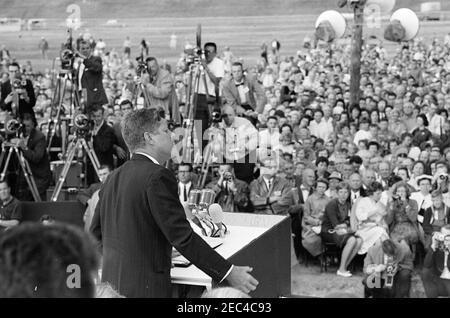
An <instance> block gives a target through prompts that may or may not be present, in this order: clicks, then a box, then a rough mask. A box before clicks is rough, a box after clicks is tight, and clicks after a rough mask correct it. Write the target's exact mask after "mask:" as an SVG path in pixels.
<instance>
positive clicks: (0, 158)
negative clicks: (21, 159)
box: [0, 147, 13, 180]
mask: <svg viewBox="0 0 450 318" xmlns="http://www.w3.org/2000/svg"><path fill="white" fill-rule="evenodd" d="M12 152H13V148H12V147H10V148H9V149H8V155H7V156H6V161H5V166H4V167H3V170H2V173H1V174H0V180H3V179H5V177H6V172H7V171H8V166H9V161H10V160H11V154H12ZM5 153H6V151H5V149H3V151H2V155H1V156H0V164H3V159H4V158H5ZM0 167H1V165H0Z"/></svg>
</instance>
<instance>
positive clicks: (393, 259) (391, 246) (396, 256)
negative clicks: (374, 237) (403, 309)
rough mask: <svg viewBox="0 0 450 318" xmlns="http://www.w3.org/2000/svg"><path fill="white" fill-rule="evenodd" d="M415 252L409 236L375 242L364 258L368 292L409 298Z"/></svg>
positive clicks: (366, 291)
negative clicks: (404, 238)
mask: <svg viewBox="0 0 450 318" xmlns="http://www.w3.org/2000/svg"><path fill="white" fill-rule="evenodd" d="M412 270H413V256H412V253H411V250H410V249H409V246H408V244H407V243H406V242H405V240H401V241H400V242H397V241H395V240H390V239H388V240H385V241H383V242H378V243H377V244H375V245H374V246H372V247H371V248H370V249H369V251H368V252H367V256H366V258H365V259H364V274H365V278H364V280H363V284H364V286H365V290H364V295H365V296H366V297H373V298H408V297H409V290H410V287H411V274H412Z"/></svg>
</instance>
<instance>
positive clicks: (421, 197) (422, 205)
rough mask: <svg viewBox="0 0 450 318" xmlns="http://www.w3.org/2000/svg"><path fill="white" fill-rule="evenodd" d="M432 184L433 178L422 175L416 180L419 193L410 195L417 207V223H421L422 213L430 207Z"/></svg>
mask: <svg viewBox="0 0 450 318" xmlns="http://www.w3.org/2000/svg"><path fill="white" fill-rule="evenodd" d="M432 182H433V177H432V176H430V175H426V174H423V175H421V176H418V177H417V178H416V183H417V185H418V186H419V189H420V190H419V191H417V192H413V193H411V199H412V200H415V201H416V202H417V206H418V207H419V215H418V216H417V220H418V221H419V223H422V222H423V213H424V211H425V210H426V209H428V208H429V207H431V205H432V201H431V194H430V191H431V184H432Z"/></svg>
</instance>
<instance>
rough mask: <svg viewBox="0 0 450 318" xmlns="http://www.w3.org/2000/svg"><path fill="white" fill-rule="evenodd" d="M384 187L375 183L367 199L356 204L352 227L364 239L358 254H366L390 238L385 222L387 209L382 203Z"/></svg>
mask: <svg viewBox="0 0 450 318" xmlns="http://www.w3.org/2000/svg"><path fill="white" fill-rule="evenodd" d="M382 192H383V186H382V185H381V183H379V182H373V183H372V184H371V185H370V187H368V188H367V189H366V195H367V197H363V198H360V199H358V201H356V202H355V204H354V207H353V211H352V215H351V216H352V217H351V226H352V230H354V231H356V233H355V235H356V236H357V237H360V238H362V240H363V243H362V245H361V249H360V250H359V252H358V254H360V255H363V254H366V253H367V251H368V250H369V248H370V247H372V246H373V245H374V244H375V243H377V242H378V241H380V240H385V239H388V238H389V235H388V227H387V224H386V222H385V220H384V218H385V216H386V207H385V206H384V205H383V204H382V203H381V202H380V198H381V193H382Z"/></svg>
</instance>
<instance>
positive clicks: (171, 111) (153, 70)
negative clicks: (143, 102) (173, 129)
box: [142, 57, 180, 123]
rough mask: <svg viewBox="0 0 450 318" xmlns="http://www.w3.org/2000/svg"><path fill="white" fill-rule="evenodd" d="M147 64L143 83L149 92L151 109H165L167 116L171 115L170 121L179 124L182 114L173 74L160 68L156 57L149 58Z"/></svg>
mask: <svg viewBox="0 0 450 318" xmlns="http://www.w3.org/2000/svg"><path fill="white" fill-rule="evenodd" d="M145 63H146V66H147V74H145V75H144V76H143V78H142V81H143V84H144V85H145V88H146V89H147V92H148V97H149V101H148V102H149V104H150V105H149V107H150V108H157V109H159V108H160V109H163V110H164V113H165V114H166V115H170V119H172V120H173V121H174V122H175V123H179V122H180V113H179V109H178V101H177V94H176V92H175V86H174V79H173V77H172V74H170V73H169V71H167V70H165V69H163V68H161V67H159V64H158V61H157V60H156V58H155V57H148V58H147V59H146V60H145ZM166 119H167V118H166Z"/></svg>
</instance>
